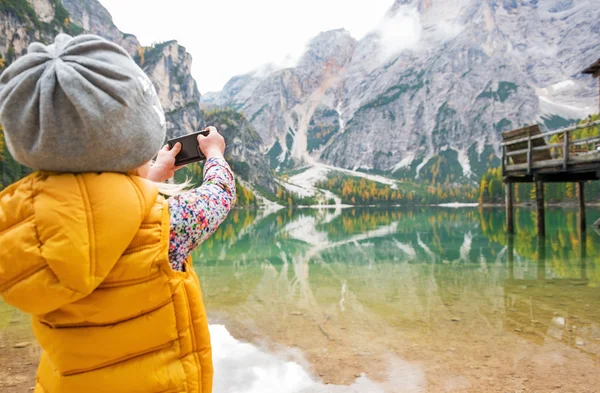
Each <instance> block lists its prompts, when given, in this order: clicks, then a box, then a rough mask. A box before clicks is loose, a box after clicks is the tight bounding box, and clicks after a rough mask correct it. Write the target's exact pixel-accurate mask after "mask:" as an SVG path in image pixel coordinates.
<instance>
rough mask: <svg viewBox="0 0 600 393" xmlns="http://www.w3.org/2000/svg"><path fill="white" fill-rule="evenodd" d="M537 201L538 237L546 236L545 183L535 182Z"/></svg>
mask: <svg viewBox="0 0 600 393" xmlns="http://www.w3.org/2000/svg"><path fill="white" fill-rule="evenodd" d="M535 201H536V204H537V230H538V236H542V237H543V236H546V217H545V211H544V182H543V181H541V180H536V181H535Z"/></svg>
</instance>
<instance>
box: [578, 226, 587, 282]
mask: <svg viewBox="0 0 600 393" xmlns="http://www.w3.org/2000/svg"><path fill="white" fill-rule="evenodd" d="M579 247H580V250H579V256H580V266H581V279H582V280H587V264H586V262H587V249H586V247H587V234H586V233H585V232H581V239H580V241H579Z"/></svg>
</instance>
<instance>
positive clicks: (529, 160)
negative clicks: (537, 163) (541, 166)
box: [527, 138, 532, 174]
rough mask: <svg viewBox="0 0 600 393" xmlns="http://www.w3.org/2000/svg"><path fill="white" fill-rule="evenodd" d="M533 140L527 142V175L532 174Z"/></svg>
mask: <svg viewBox="0 0 600 393" xmlns="http://www.w3.org/2000/svg"><path fill="white" fill-rule="evenodd" d="M531 164H532V162H531V138H529V140H528V141H527V173H528V174H531Z"/></svg>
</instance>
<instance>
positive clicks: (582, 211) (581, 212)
mask: <svg viewBox="0 0 600 393" xmlns="http://www.w3.org/2000/svg"><path fill="white" fill-rule="evenodd" d="M577 184H578V186H579V188H578V191H579V228H580V229H581V232H582V233H583V232H585V231H586V228H587V222H586V217H585V183H584V182H582V181H580V182H578V183H577Z"/></svg>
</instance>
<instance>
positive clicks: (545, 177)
mask: <svg viewBox="0 0 600 393" xmlns="http://www.w3.org/2000/svg"><path fill="white" fill-rule="evenodd" d="M536 176H537V178H538V179H540V180H541V181H543V182H544V183H573V182H582V181H583V182H586V181H593V180H599V179H598V176H597V174H596V172H582V173H570V172H558V173H550V174H543V173H542V174H539V173H538V174H537V175H536Z"/></svg>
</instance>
